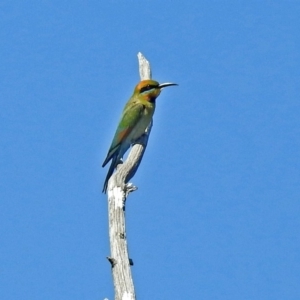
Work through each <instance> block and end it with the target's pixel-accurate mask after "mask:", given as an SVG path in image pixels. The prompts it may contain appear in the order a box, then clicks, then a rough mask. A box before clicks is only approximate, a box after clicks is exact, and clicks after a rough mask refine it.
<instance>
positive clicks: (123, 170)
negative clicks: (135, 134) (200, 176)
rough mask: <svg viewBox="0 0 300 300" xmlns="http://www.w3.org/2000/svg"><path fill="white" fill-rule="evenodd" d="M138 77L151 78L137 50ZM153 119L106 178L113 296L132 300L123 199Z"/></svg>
mask: <svg viewBox="0 0 300 300" xmlns="http://www.w3.org/2000/svg"><path fill="white" fill-rule="evenodd" d="M138 60H139V71H140V77H141V80H145V79H151V69H150V64H149V62H148V61H147V60H146V59H145V57H144V56H143V55H142V54H141V53H138ZM151 127H152V123H151V124H150V125H149V127H148V128H147V129H146V132H145V134H144V135H143V136H142V137H141V138H140V139H139V140H138V141H136V143H135V144H134V145H133V147H132V148H131V150H130V153H129V155H128V157H127V159H126V161H124V163H123V164H119V165H118V167H117V171H116V172H115V173H114V174H113V175H112V176H111V178H110V179H109V181H108V188H107V195H108V217H109V240H110V252H111V254H110V257H107V259H108V260H109V262H110V263H111V266H112V275H113V281H114V288H115V300H135V299H136V296H135V291H134V285H133V280H132V275H131V269H130V266H131V265H133V262H132V260H131V259H130V258H129V256H128V249H127V239H126V230H125V202H126V198H127V196H128V194H129V193H130V192H132V191H134V190H136V189H137V188H136V187H135V186H133V185H132V184H127V183H128V181H129V180H130V179H131V178H132V177H133V176H134V174H135V172H136V171H137V169H138V166H139V164H140V162H141V160H142V158H143V154H144V151H145V149H146V146H147V142H148V137H149V134H150V131H151Z"/></svg>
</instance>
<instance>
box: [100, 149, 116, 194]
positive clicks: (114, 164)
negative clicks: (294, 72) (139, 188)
mask: <svg viewBox="0 0 300 300" xmlns="http://www.w3.org/2000/svg"><path fill="white" fill-rule="evenodd" d="M117 162H118V156H117V155H115V157H114V158H113V159H112V162H111V165H110V167H109V169H108V172H107V175H106V177H105V181H104V185H103V190H102V193H104V194H106V190H107V185H108V180H109V178H110V177H111V175H112V174H113V172H114V170H115V167H116V165H117Z"/></svg>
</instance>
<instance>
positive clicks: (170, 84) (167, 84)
mask: <svg viewBox="0 0 300 300" xmlns="http://www.w3.org/2000/svg"><path fill="white" fill-rule="evenodd" d="M172 85H178V84H177V83H170V82H167V83H161V84H160V85H159V86H158V88H160V89H162V88H165V87H167V86H172Z"/></svg>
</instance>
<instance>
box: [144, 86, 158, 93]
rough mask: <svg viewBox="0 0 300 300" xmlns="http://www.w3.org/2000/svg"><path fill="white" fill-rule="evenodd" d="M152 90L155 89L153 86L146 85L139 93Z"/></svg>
mask: <svg viewBox="0 0 300 300" xmlns="http://www.w3.org/2000/svg"><path fill="white" fill-rule="evenodd" d="M154 88H155V86H153V85H151V84H147V85H146V86H144V87H142V88H141V93H144V92H146V91H150V90H152V89H154Z"/></svg>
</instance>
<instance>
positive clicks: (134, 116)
mask: <svg viewBox="0 0 300 300" xmlns="http://www.w3.org/2000/svg"><path fill="white" fill-rule="evenodd" d="M144 109H145V107H144V105H143V104H141V103H138V102H135V103H133V104H132V105H130V106H126V107H125V109H124V112H123V115H122V119H121V120H120V122H119V126H118V128H117V130H116V133H115V136H114V138H113V141H112V143H111V146H110V148H109V151H108V154H107V157H106V159H105V161H104V162H103V165H102V167H104V166H105V165H106V164H107V163H108V162H109V161H110V160H111V159H112V157H113V156H114V154H115V153H118V150H119V149H120V146H121V143H122V142H123V141H124V140H125V139H126V138H127V136H128V135H129V134H130V132H131V131H132V129H133V128H134V127H135V125H136V124H137V123H138V122H139V121H140V119H141V117H142V115H143V111H144Z"/></svg>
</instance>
